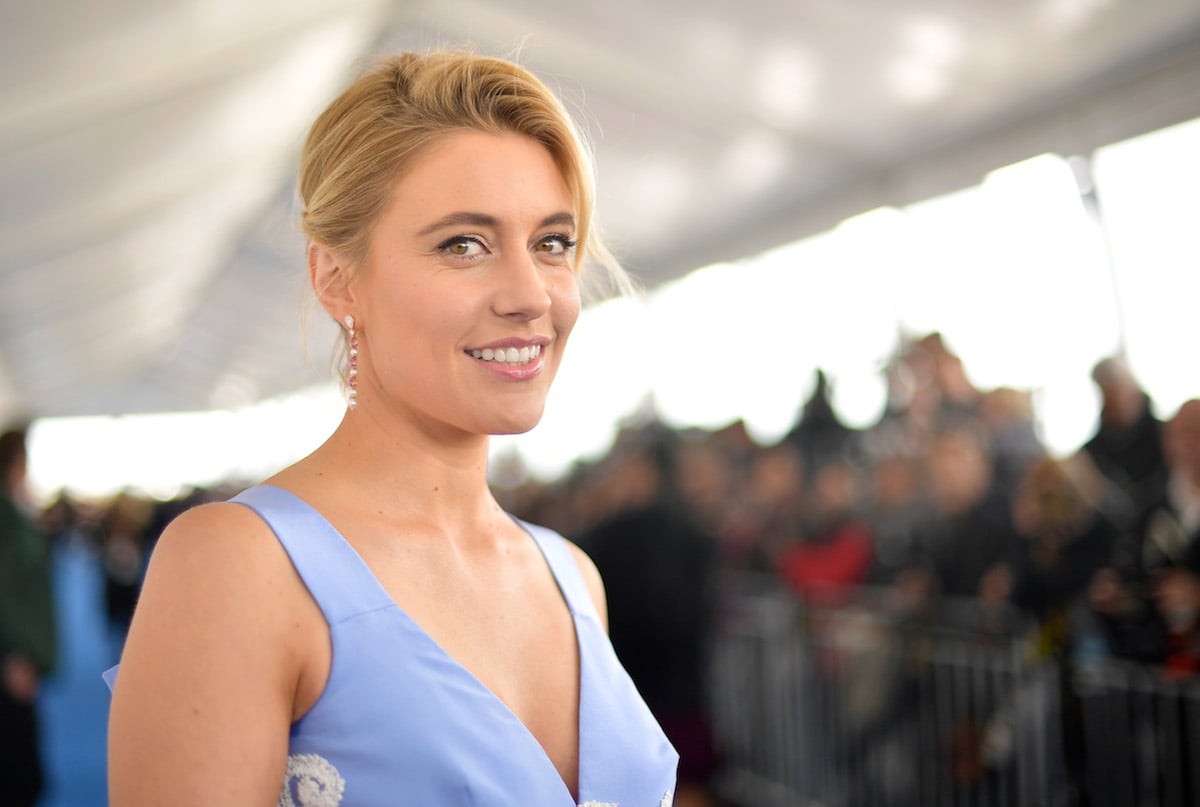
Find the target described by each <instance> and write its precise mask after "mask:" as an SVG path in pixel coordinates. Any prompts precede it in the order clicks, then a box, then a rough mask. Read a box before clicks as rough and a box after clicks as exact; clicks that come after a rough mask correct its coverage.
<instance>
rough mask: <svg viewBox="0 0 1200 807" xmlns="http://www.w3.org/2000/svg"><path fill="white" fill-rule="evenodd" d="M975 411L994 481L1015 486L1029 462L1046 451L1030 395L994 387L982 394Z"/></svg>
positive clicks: (1001, 485) (1010, 388)
mask: <svg viewBox="0 0 1200 807" xmlns="http://www.w3.org/2000/svg"><path fill="white" fill-rule="evenodd" d="M977 411H978V422H979V424H980V428H981V430H982V433H983V439H984V442H985V443H986V445H987V448H988V454H989V455H990V456H991V458H992V468H993V472H994V473H995V476H996V484H997V485H999V486H1000V487H1001V488H1003V489H1005V490H1015V489H1016V487H1017V485H1018V484H1019V483H1020V477H1021V474H1022V473H1023V472H1024V471H1025V468H1026V467H1027V466H1028V465H1029V463H1030V462H1033V461H1035V460H1037V459H1038V458H1040V457H1042V456H1043V455H1044V454H1045V453H1046V450H1045V447H1044V446H1043V445H1042V441H1041V440H1040V439H1039V438H1038V436H1037V429H1036V428H1035V427H1034V423H1033V403H1032V401H1031V400H1030V395H1029V393H1028V392H1026V391H1024V390H1017V389H1013V388H1012V387H997V388H996V389H993V390H989V391H988V392H985V393H983V394H982V396H981V397H980V399H979V406H978V409H977Z"/></svg>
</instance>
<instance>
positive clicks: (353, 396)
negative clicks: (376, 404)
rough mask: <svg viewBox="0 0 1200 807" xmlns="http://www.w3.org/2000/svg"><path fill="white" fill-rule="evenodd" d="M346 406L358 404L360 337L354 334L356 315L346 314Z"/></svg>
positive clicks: (351, 407)
mask: <svg viewBox="0 0 1200 807" xmlns="http://www.w3.org/2000/svg"><path fill="white" fill-rule="evenodd" d="M344 322H345V323H346V345H347V348H346V355H347V361H346V406H347V407H348V408H350V409H353V408H354V407H356V406H358V337H357V336H355V334H354V317H353V316H352V315H350V314H347V315H346V319H345V320H344Z"/></svg>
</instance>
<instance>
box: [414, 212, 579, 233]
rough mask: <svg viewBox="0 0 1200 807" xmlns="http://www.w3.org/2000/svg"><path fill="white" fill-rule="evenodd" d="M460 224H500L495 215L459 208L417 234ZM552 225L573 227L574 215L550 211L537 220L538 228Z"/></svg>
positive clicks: (484, 225) (494, 225)
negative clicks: (550, 212) (547, 214)
mask: <svg viewBox="0 0 1200 807" xmlns="http://www.w3.org/2000/svg"><path fill="white" fill-rule="evenodd" d="M462 226H470V227H492V228H496V227H499V226H500V220H499V219H497V218H496V217H495V216H490V215H488V214H487V213H474V212H471V211H469V210H460V211H458V212H455V213H451V214H449V215H447V216H443V217H442V218H440V219H438V220H437V221H435V222H433V223H432V224H429V225H428V226H426V227H424V228H422V229H421V231H420V232H418V233H417V235H419V236H423V235H432V234H433V233H436V232H437V231H438V230H444V229H446V228H447V227H462ZM553 226H565V227H572V228H573V227H574V226H575V217H574V216H573V215H571V214H570V213H567V212H566V211H563V212H561V213H552V214H550V215H549V216H546V218H544V219H542V220H541V221H540V222H538V227H539V228H540V227H553Z"/></svg>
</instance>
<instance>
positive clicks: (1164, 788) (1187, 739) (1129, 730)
mask: <svg viewBox="0 0 1200 807" xmlns="http://www.w3.org/2000/svg"><path fill="white" fill-rule="evenodd" d="M1076 687H1077V692H1078V694H1079V698H1080V701H1081V704H1082V712H1083V728H1084V749H1085V761H1086V765H1085V768H1086V778H1087V791H1088V793H1089V795H1090V796H1091V801H1090V805H1091V807H1127V805H1137V806H1138V807H1141V806H1142V805H1155V807H1158V806H1160V805H1161V807H1184V806H1185V805H1196V804H1200V682H1198V681H1197V680H1196V679H1194V678H1189V679H1186V680H1179V681H1173V680H1169V679H1168V678H1165V677H1164V675H1163V673H1162V671H1160V670H1157V669H1153V668H1146V667H1142V666H1138V665H1133V664H1119V663H1113V662H1108V663H1105V664H1103V665H1095V666H1094V667H1089V668H1088V669H1086V670H1084V671H1081V674H1080V676H1079V677H1078V679H1077V682H1076Z"/></svg>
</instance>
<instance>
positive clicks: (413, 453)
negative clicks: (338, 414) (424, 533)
mask: <svg viewBox="0 0 1200 807" xmlns="http://www.w3.org/2000/svg"><path fill="white" fill-rule="evenodd" d="M487 465H488V438H487V437H486V436H485V435H478V434H470V435H464V434H461V433H460V434H453V435H448V434H443V433H439V434H430V433H429V432H427V431H424V430H422V429H420V428H416V427H414V426H412V425H411V424H408V425H406V426H404V427H400V426H396V425H385V424H381V423H379V422H378V421H376V420H374V419H372V418H371V415H370V413H368V412H364V411H362V409H361V407H360V408H359V409H358V410H355V411H352V412H351V411H348V412H347V413H346V415H345V416H344V417H343V419H342V422H341V424H340V425H339V426H338V428H337V429H336V430H335V431H334V433H333V435H331V436H330V438H329V440H327V441H326V442H325V443H324V445H322V446H321V447H320V448H319V449H317V451H316V452H314V453H313V454H312V455H311V456H310V457H309V458H307V459H306V460H304V461H303V462H302V463H301V467H303V468H305V470H306V471H307V472H308V473H309V474H310V475H315V476H319V477H322V479H323V481H327V482H328V483H330V484H332V485H333V486H336V490H337V495H338V496H339V497H340V498H341V500H342V501H346V502H358V503H359V506H360V507H362V508H366V507H368V506H369V507H370V511H371V512H372V513H376V514H378V515H380V516H384V517H390V518H398V519H403V520H415V521H420V522H422V523H425V524H430V525H438V526H441V527H443V528H446V529H447V530H449V531H458V529H457V528H460V527H463V526H468V525H475V524H479V523H480V522H482V521H490V520H494V518H495V517H496V515H497V514H498V512H499V508H498V506H497V505H496V502H495V500H494V499H493V498H492V494H491V490H490V489H489V488H488V482H487Z"/></svg>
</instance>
